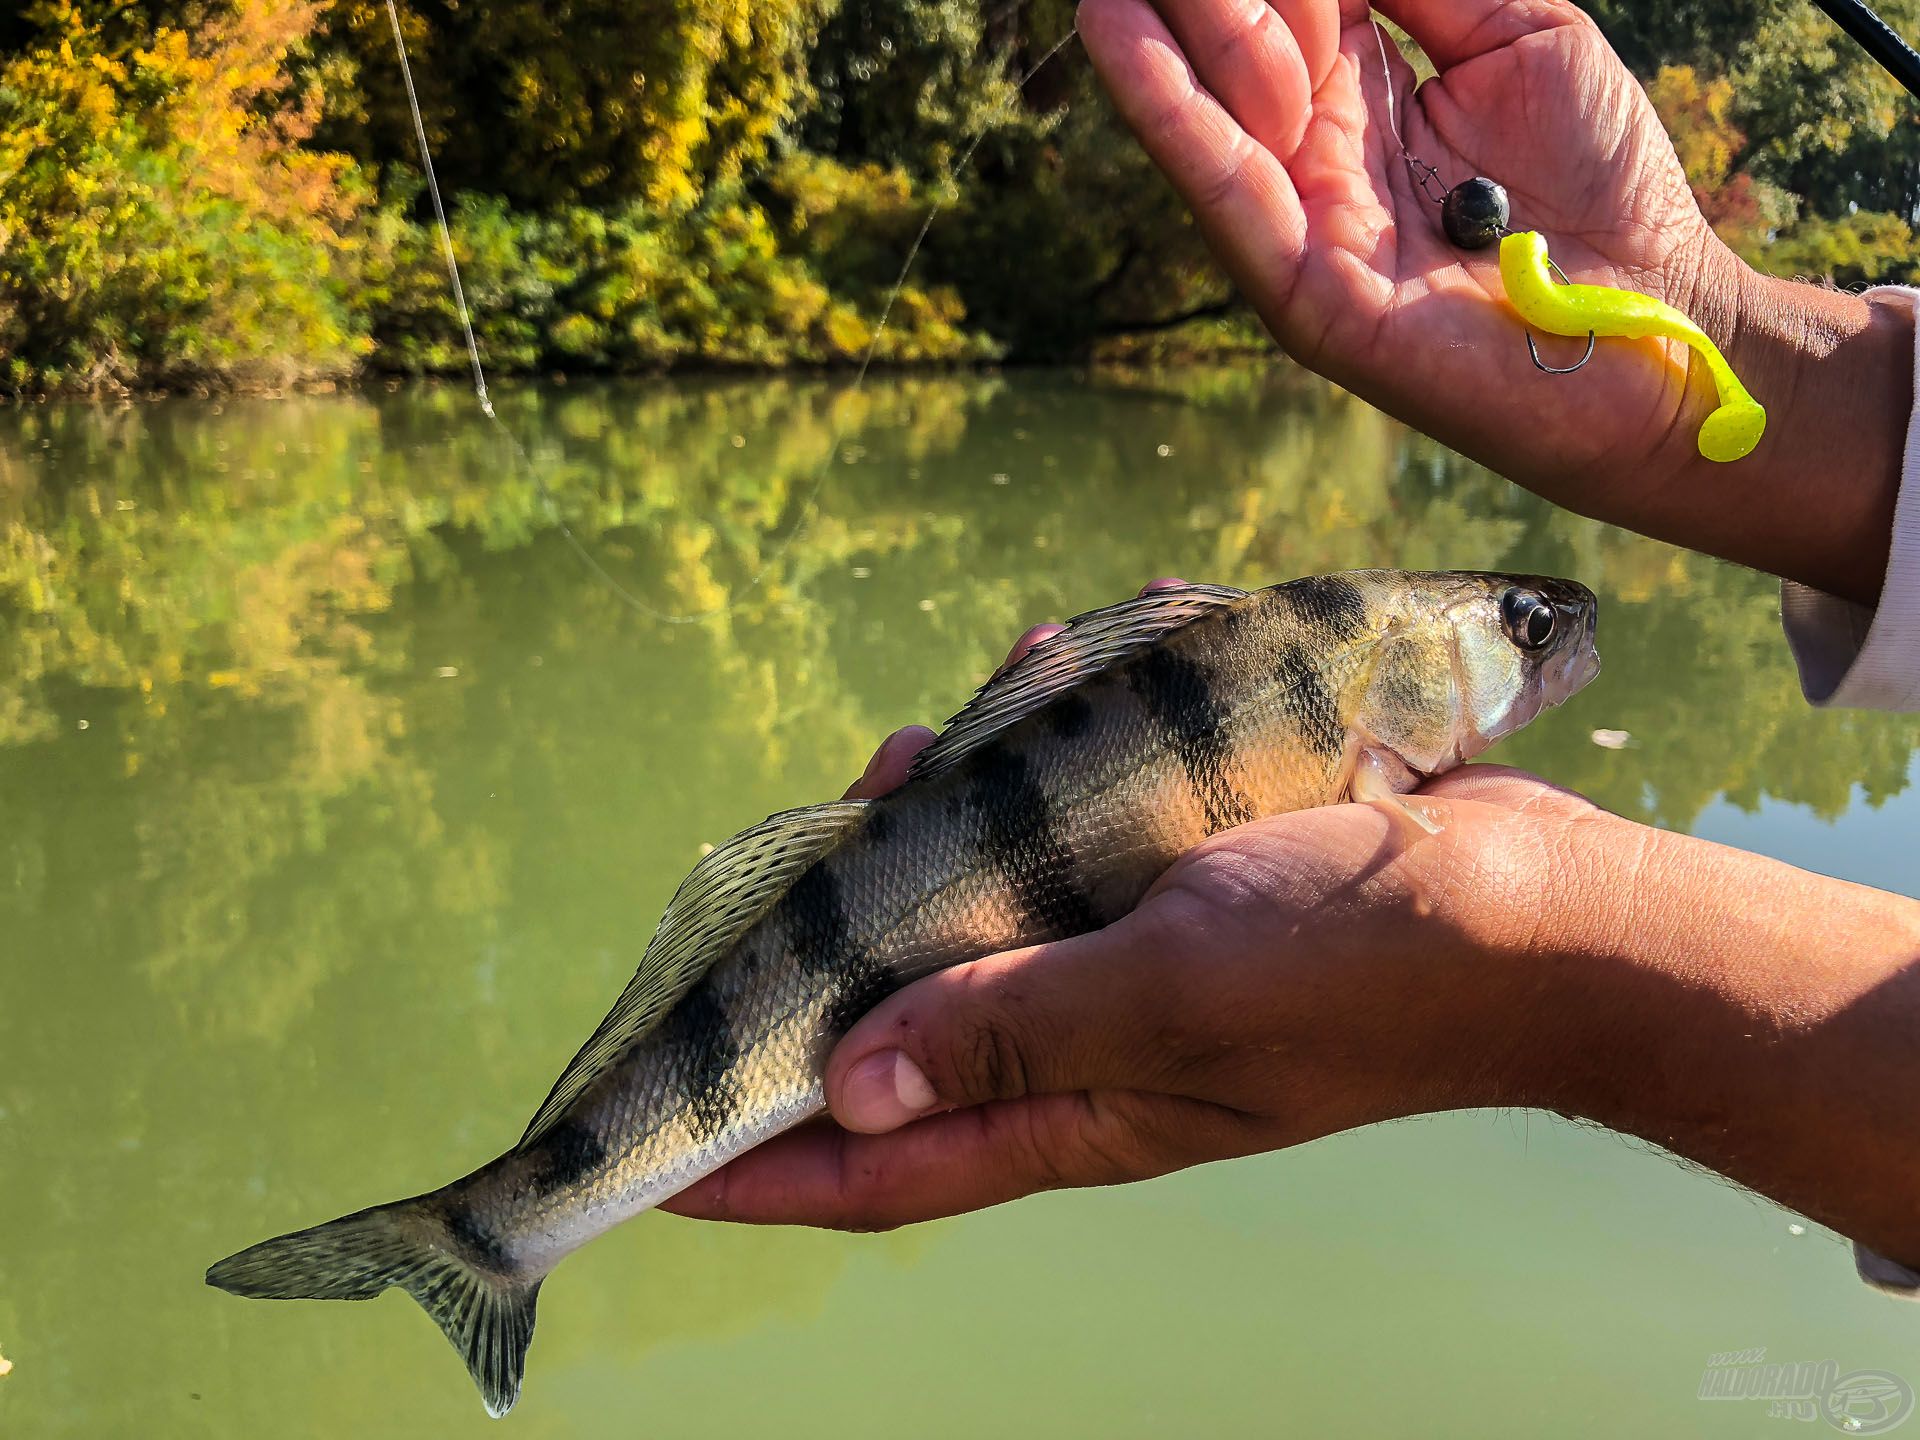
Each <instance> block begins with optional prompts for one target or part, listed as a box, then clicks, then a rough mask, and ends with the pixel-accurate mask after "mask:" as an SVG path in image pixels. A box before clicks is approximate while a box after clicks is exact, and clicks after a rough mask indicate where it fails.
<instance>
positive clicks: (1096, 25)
mask: <svg viewBox="0 0 1920 1440" xmlns="http://www.w3.org/2000/svg"><path fill="white" fill-rule="evenodd" d="M1079 14H1080V22H1079V23H1080V38H1081V40H1082V42H1083V43H1084V44H1085V46H1086V50H1087V55H1088V57H1089V58H1090V59H1091V60H1092V61H1093V66H1094V69H1095V70H1096V71H1097V72H1098V73H1099V75H1100V79H1101V83H1102V84H1104V85H1105V86H1106V88H1107V92H1108V94H1110V95H1111V96H1112V97H1113V103H1114V106H1115V108H1116V109H1117V110H1118V111H1119V112H1120V115H1121V118H1122V119H1123V120H1125V121H1126V123H1127V125H1128V126H1129V127H1130V128H1131V129H1132V130H1133V132H1134V133H1135V134H1136V135H1137V136H1138V137H1139V139H1140V143H1141V144H1142V145H1143V146H1144V147H1145V148H1146V151H1147V153H1148V154H1149V155H1150V156H1152V158H1153V161H1154V163H1155V164H1156V165H1158V166H1159V167H1160V169H1161V170H1162V171H1163V172H1164V173H1165V174H1166V176H1167V177H1168V179H1170V180H1171V181H1172V182H1173V184H1174V186H1175V188H1176V189H1178V190H1179V191H1180V193H1181V195H1182V196H1184V197H1185V199H1186V201H1187V204H1188V206H1189V208H1191V209H1192V210H1193V212H1194V214H1195V215H1196V216H1198V217H1199V219H1200V221H1201V223H1202V225H1204V226H1205V227H1206V229H1207V230H1208V232H1209V234H1210V235H1211V236H1212V237H1213V239H1214V241H1215V243H1216V245H1217V246H1218V247H1219V250H1220V253H1221V254H1222V256H1223V257H1224V258H1225V259H1226V261H1227V263H1228V267H1229V268H1230V269H1231V270H1232V271H1233V272H1234V274H1235V276H1236V278H1237V279H1238V280H1239V282H1240V285H1241V289H1242V290H1243V291H1244V292H1245V293H1246V294H1247V295H1248V296H1249V298H1251V299H1255V300H1256V301H1264V302H1266V303H1269V304H1276V305H1277V304H1283V303H1284V302H1285V300H1286V297H1287V296H1288V295H1289V294H1290V293H1291V291H1292V288H1293V283H1294V279H1295V277H1296V276H1297V274H1298V271H1299V267H1300V261H1301V257H1302V256H1303V255H1304V253H1305V250H1306V234H1307V231H1306V217H1305V215H1304V213H1303V212H1302V211H1301V208H1300V197H1299V196H1298V195H1297V194H1296V193H1295V192H1294V188H1293V182H1292V181H1291V180H1289V179H1288V178H1287V172H1286V170H1285V169H1284V168H1283V167H1282V165H1281V163H1280V161H1279V160H1277V159H1276V158H1275V157H1274V156H1273V155H1272V154H1271V153H1269V152H1268V151H1267V150H1266V149H1264V148H1263V147H1262V146H1261V145H1259V144H1258V143H1257V142H1256V141H1254V140H1253V138H1252V137H1251V136H1249V135H1248V134H1247V132H1246V131H1245V130H1243V129H1241V128H1240V126H1239V125H1238V124H1237V123H1235V121H1234V119H1233V117H1232V116H1231V115H1229V114H1228V113H1227V112H1226V111H1225V110H1224V109H1223V108H1222V107H1221V105H1220V103H1219V102H1218V101H1217V100H1215V99H1214V98H1213V97H1212V96H1211V95H1209V94H1208V93H1207V92H1206V90H1205V89H1203V88H1202V87H1201V85H1200V83H1199V80H1198V79H1197V78H1196V77H1195V75H1194V73H1193V69H1192V67H1191V66H1190V65H1188V63H1187V60H1186V57H1185V56H1184V55H1182V54H1181V52H1180V47H1179V45H1178V44H1177V43H1176V42H1175V41H1174V38H1173V36H1172V34H1171V33H1170V32H1169V31H1168V30H1167V27H1166V26H1165V25H1164V24H1162V23H1161V21H1160V17H1159V16H1157V15H1156V14H1154V12H1153V9H1152V8H1151V7H1150V6H1149V5H1147V4H1146V3H1145V0H1083V3H1082V4H1081V7H1080V12H1079Z"/></svg>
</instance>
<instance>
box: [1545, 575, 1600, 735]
mask: <svg viewBox="0 0 1920 1440" xmlns="http://www.w3.org/2000/svg"><path fill="white" fill-rule="evenodd" d="M1568 586H1569V588H1578V589H1579V591H1580V593H1581V596H1583V597H1584V603H1581V604H1580V605H1579V609H1578V612H1577V615H1576V618H1577V619H1578V621H1579V623H1580V630H1579V635H1580V638H1579V639H1578V640H1576V641H1575V642H1574V643H1573V644H1571V645H1569V646H1567V647H1566V653H1565V654H1563V655H1562V656H1561V657H1560V660H1559V663H1558V664H1557V665H1555V666H1554V668H1553V671H1552V672H1551V674H1550V675H1543V676H1542V677H1541V678H1542V679H1543V680H1544V681H1545V682H1546V685H1545V688H1546V696H1545V699H1546V703H1547V704H1549V705H1561V704H1564V703H1565V702H1566V701H1568V700H1570V699H1572V698H1573V696H1575V695H1577V694H1579V692H1580V691H1582V690H1584V689H1585V688H1586V687H1587V686H1588V685H1589V684H1591V683H1592V682H1593V680H1594V677H1595V676H1597V675H1599V673H1600V652H1599V651H1598V650H1596V649H1595V648H1594V645H1593V636H1594V631H1595V629H1596V628H1597V627H1598V625H1599V621H1600V613H1599V610H1600V607H1599V605H1598V603H1597V602H1596V601H1595V600H1594V597H1593V592H1592V591H1590V590H1588V589H1587V588H1586V587H1585V586H1579V587H1574V586H1572V584H1571V582H1568Z"/></svg>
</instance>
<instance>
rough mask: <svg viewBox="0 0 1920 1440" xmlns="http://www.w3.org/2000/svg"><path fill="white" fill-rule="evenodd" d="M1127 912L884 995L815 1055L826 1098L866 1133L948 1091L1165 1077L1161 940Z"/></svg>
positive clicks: (893, 1125) (1037, 1090) (1147, 1084)
mask: <svg viewBox="0 0 1920 1440" xmlns="http://www.w3.org/2000/svg"><path fill="white" fill-rule="evenodd" d="M1142 933H1143V927H1142V925H1141V924H1140V923H1138V922H1134V920H1133V917H1128V919H1126V920H1122V921H1120V922H1118V923H1117V924H1114V925H1111V926H1108V927H1107V928H1106V929H1105V930H1097V931H1094V932H1093V933H1091V934H1088V935H1080V936H1075V937H1074V938H1072V939H1070V940H1061V941H1056V942H1053V943H1051V944H1046V945H1036V946H1032V947H1030V948H1028V949H1024V950H1009V951H1007V952H1005V953H1004V954H1000V955H991V956H988V957H987V958H986V959H983V960H976V961H974V962H973V963H971V964H968V965H958V966H955V967H953V968H952V969H950V970H943V971H941V972H940V973H938V974H936V975H930V976H928V977H927V978H926V979H924V980H921V981H919V982H918V983H916V984H913V985H910V986H908V987H907V988H906V989H905V990H903V991H901V992H900V993H899V994H897V995H894V996H892V997H891V998H889V999H888V1000H885V1001H883V1002H882V1003H881V1004H880V1005H879V1006H877V1007H876V1008H875V1009H874V1010H872V1011H871V1012H869V1013H868V1014H867V1015H866V1016H865V1017H864V1018H862V1019H861V1020H860V1021H859V1022H858V1023H857V1024H856V1025H854V1027H853V1028H852V1030H850V1031H849V1032H848V1033H847V1035H846V1036H845V1038H844V1039H842V1040H841V1042H840V1043H839V1045H837V1046H836V1047H835V1049H834V1052H833V1054H832V1056H831V1057H829V1059H828V1061H827V1069H826V1090H827V1103H828V1105H829V1106H830V1107H831V1109H832V1111H833V1115H834V1118H835V1119H836V1120H838V1121H839V1122H840V1123H841V1124H842V1125H844V1126H846V1128H847V1129H849V1130H854V1131H859V1132H863V1133H868V1134H876V1133H881V1132H884V1131H888V1130H894V1129H898V1128H899V1127H900V1126H902V1125H904V1124H906V1123H907V1122H908V1121H910V1120H915V1119H919V1118H920V1117H922V1116H924V1115H928V1114H930V1113H932V1112H933V1111H936V1110H941V1109H947V1108H951V1107H953V1106H956V1105H978V1104H982V1103H984V1102H986V1101H988V1100H1010V1099H1013V1098H1015V1097H1018V1096H1021V1095H1028V1094H1043V1093H1046V1092H1049V1091H1061V1090H1086V1089H1094V1088H1101V1087H1114V1088H1122V1089H1148V1088H1153V1087H1154V1086H1155V1085H1156V1084H1157V1083H1159V1082H1161V1081H1162V1080H1163V1079H1165V1078H1166V1075H1167V1072H1166V1070H1165V1068H1164V1064H1163V1061H1164V1060H1165V1059H1166V1057H1168V1056H1169V1054H1170V1052H1171V1050H1172V1049H1173V1047H1172V1046H1171V1045H1170V1044H1169V1043H1168V1040H1169V1036H1168V1032H1167V1029H1166V1027H1167V1025H1168V1023H1169V1019H1170V1016H1171V1012H1172V1011H1173V1009H1174V1008H1175V1007H1173V1006H1171V1005H1170V1004H1169V1000H1168V997H1167V995H1166V993H1165V992H1166V989H1167V986H1166V983H1165V969H1166V964H1167V961H1168V959H1169V957H1168V956H1167V955H1166V954H1165V953H1164V950H1159V949H1150V948H1149V946H1148V945H1146V944H1143V943H1139V942H1138V939H1137V937H1139V936H1140V935H1141V934H1142Z"/></svg>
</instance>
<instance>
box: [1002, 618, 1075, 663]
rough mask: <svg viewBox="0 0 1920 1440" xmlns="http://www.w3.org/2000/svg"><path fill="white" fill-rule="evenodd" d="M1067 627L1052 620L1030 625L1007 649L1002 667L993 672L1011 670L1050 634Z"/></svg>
mask: <svg viewBox="0 0 1920 1440" xmlns="http://www.w3.org/2000/svg"><path fill="white" fill-rule="evenodd" d="M1066 628H1067V627H1066V626H1064V625H1057V624H1054V623H1053V622H1052V621H1048V622H1047V623H1046V624H1044V625H1034V626H1030V627H1029V628H1028V630H1027V632H1026V633H1025V634H1024V635H1022V636H1021V637H1020V638H1019V639H1018V640H1016V641H1014V642H1013V648H1012V649H1011V650H1009V651H1007V658H1006V659H1004V660H1002V661H1001V662H1000V668H999V669H998V670H996V671H994V672H993V673H994V674H995V675H996V676H998V675H1004V674H1006V673H1007V671H1009V670H1011V669H1012V668H1013V667H1014V666H1015V665H1018V664H1019V663H1020V661H1021V660H1022V659H1024V658H1025V657H1026V653H1027V652H1028V651H1029V650H1031V649H1033V647H1034V646H1036V645H1038V644H1039V643H1040V642H1041V641H1042V640H1045V639H1047V638H1049V637H1050V636H1054V635H1058V634H1059V633H1060V632H1061V631H1062V630H1064V629H1066Z"/></svg>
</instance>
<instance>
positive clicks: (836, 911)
mask: <svg viewBox="0 0 1920 1440" xmlns="http://www.w3.org/2000/svg"><path fill="white" fill-rule="evenodd" d="M891 829H892V817H891V816H889V815H888V814H887V813H886V812H885V811H879V812H876V813H874V814H873V815H871V816H870V818H869V819H868V821H867V830H866V839H867V841H868V843H870V844H879V843H884V841H885V840H886V838H887V835H888V834H889V833H890V831H891ZM782 908H783V910H784V912H785V918H786V927H787V943H788V945H789V946H790V947H791V948H792V950H793V956H794V960H795V961H796V963H798V965H799V966H800V971H801V973H802V974H804V975H808V976H810V977H812V978H814V979H825V980H827V981H828V982H829V989H828V991H827V1009H826V1015H825V1017H824V1022H823V1023H824V1024H825V1026H826V1028H827V1030H828V1032H829V1033H831V1034H836V1035H837V1034H839V1033H841V1032H843V1031H845V1030H846V1029H847V1028H848V1027H849V1026H851V1025H852V1024H853V1022H854V1021H855V1020H858V1019H859V1018H860V1017H861V1016H862V1015H864V1014H866V1013H867V1011H869V1010H871V1009H872V1008H873V1007H874V1006H875V1005H878V1004H879V1003H880V1002H881V1001H882V1000H884V999H886V998H887V996H888V995H890V994H892V993H893V991H894V990H895V989H896V988H897V982H896V981H895V980H894V977H893V973H892V972H891V971H890V970H889V969H888V968H887V967H886V966H885V965H883V964H881V963H879V962H878V961H876V960H874V959H873V958H872V957H871V956H870V955H868V954H867V953H866V952H865V951H862V950H860V949H858V948H857V947H856V946H855V944H854V940H853V927H852V925H851V924H850V923H849V921H848V917H847V907H846V902H845V900H844V899H843V898H842V897H841V893H840V882H839V880H838V878H837V877H836V876H835V874H834V872H833V870H832V869H831V868H829V867H828V865H827V864H826V862H824V861H822V862H821V863H820V864H818V865H815V866H814V867H813V868H812V869H811V870H808V871H807V872H806V873H805V874H804V875H802V876H801V877H800V878H799V879H798V880H796V881H795V882H794V885H793V888H792V889H791V890H789V891H788V892H787V898H786V901H785V902H784V904H783V906H782Z"/></svg>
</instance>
